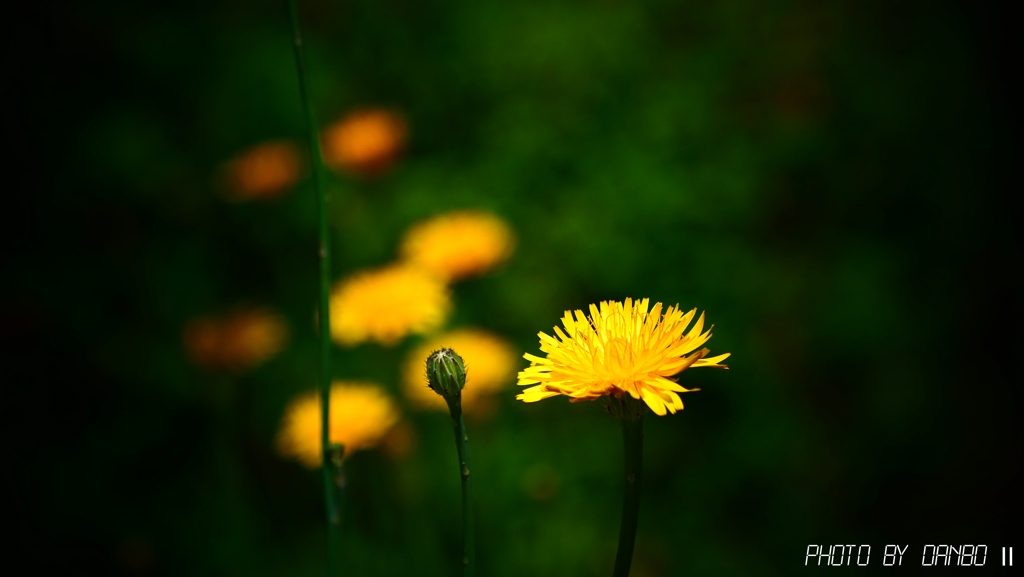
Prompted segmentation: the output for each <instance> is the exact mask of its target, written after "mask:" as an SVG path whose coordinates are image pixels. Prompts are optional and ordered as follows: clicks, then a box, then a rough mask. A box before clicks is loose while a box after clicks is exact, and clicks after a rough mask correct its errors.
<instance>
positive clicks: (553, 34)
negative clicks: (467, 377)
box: [4, 0, 1021, 577]
mask: <svg viewBox="0 0 1024 577" xmlns="http://www.w3.org/2000/svg"><path fill="white" fill-rule="evenodd" d="M301 5H302V6H301V8H302V10H301V11H302V16H303V22H304V26H305V27H306V32H307V36H308V55H309V58H310V61H311V67H312V85H313V91H314V94H315V97H316V106H317V107H318V111H319V115H320V120H321V121H322V122H324V123H327V122H329V121H332V120H334V119H336V118H338V117H339V116H340V115H342V114H344V113H345V112H346V111H348V110H350V109H352V108H354V107H359V106H366V105H371V106H377V105H381V106H389V107H394V108H395V109H397V110H400V111H401V112H402V113H403V114H404V115H405V117H406V119H407V121H408V123H409V128H410V142H409V146H408V147H407V150H406V151H405V153H404V155H403V156H402V157H401V158H400V159H399V160H398V162H397V163H396V164H395V166H394V167H393V168H392V169H391V170H390V171H389V172H388V173H386V174H385V175H383V176H381V177H380V178H377V179H371V180H365V179H353V178H349V177H346V176H344V175H332V177H331V179H330V181H329V183H328V186H329V190H330V194H331V195H332V200H331V207H330V211H331V221H332V223H333V230H332V233H333V235H334V238H333V242H334V251H335V252H334V254H335V261H334V269H335V271H336V272H337V275H338V277H341V276H343V275H345V274H348V273H351V272H353V271H355V270H358V269H360V268H363V267H367V266H376V265H380V264H384V263H386V262H388V261H390V260H391V259H393V258H394V255H395V250H396V247H397V245H398V242H399V239H400V238H401V235H402V233H403V231H404V230H405V229H406V228H407V227H408V226H409V225H410V224H412V223H414V222H416V221H418V220H420V219H423V218H425V217H428V216H430V215H432V214H435V213H436V212H437V211H439V210H447V209H454V208H482V209H487V210H491V211H494V212H495V213H496V214H499V215H501V216H502V217H503V218H505V219H507V220H508V221H509V223H510V224H511V225H512V226H513V227H514V228H515V230H516V231H517V234H518V237H519V245H518V250H517V252H516V254H515V256H514V257H513V258H512V259H511V261H510V262H509V263H508V265H507V266H505V267H504V268H502V269H501V270H499V271H497V272H495V273H493V274H490V275H488V276H485V277H483V278H479V279H476V280H471V281H467V282H464V283H461V284H458V285H456V286H455V289H454V290H455V296H454V298H455V303H456V311H455V313H454V315H453V318H452V320H451V321H450V323H449V325H450V326H479V327H483V328H486V329H489V330H492V331H496V332H498V333H501V334H503V335H505V336H507V337H508V338H510V339H512V340H513V341H514V342H515V344H516V346H517V347H518V348H519V349H521V350H522V351H531V352H535V350H536V349H537V342H536V337H535V335H536V333H537V332H538V331H541V330H544V331H549V330H550V328H551V327H552V326H553V325H554V324H555V323H556V321H557V319H558V318H559V317H560V316H561V314H562V312H563V311H564V310H566V309H569V308H583V307H585V306H586V305H588V304H589V303H591V302H596V301H599V300H604V299H622V298H624V297H627V296H632V297H650V298H651V299H652V300H658V301H663V302H665V303H667V304H675V303H680V304H681V305H682V306H684V307H692V306H697V307H700V308H702V309H704V308H706V309H707V310H708V315H709V317H708V318H709V322H712V323H714V324H715V326H716V332H715V337H714V338H713V339H712V341H711V343H710V346H711V349H712V351H713V352H715V353H722V352H732V353H733V357H732V358H731V359H730V360H729V364H730V366H731V369H732V370H730V371H728V372H726V371H711V370H693V371H690V372H687V373H685V374H684V375H683V376H682V380H684V381H685V384H686V385H687V386H690V387H694V386H696V387H700V388H701V389H702V391H701V392H698V393H692V394H688V395H686V396H685V397H684V402H686V405H687V407H686V410H685V411H684V412H682V413H681V414H678V415H675V416H671V417H665V418H660V419H658V418H651V419H649V420H648V423H647V439H646V440H647V446H646V453H645V459H646V462H645V467H646V478H645V483H646V485H645V487H644V495H643V507H642V510H641V518H640V528H639V536H638V545H637V547H638V549H637V553H636V558H635V561H634V575H636V576H637V577H656V576H668V575H708V574H714V575H789V574H792V573H793V572H794V571H796V568H797V567H801V566H802V561H803V553H804V550H805V547H806V545H807V544H808V543H824V544H826V545H827V544H830V543H839V542H841V543H870V544H872V545H873V546H874V547H875V549H873V551H877V552H876V553H875V554H876V555H880V552H881V547H882V546H883V545H884V544H885V543H891V542H900V543H914V544H920V543H923V542H926V541H927V542H947V541H948V542H960V541H963V542H990V543H991V544H992V546H995V545H997V543H998V540H999V539H1000V538H1003V537H1004V536H1005V530H1006V529H1007V528H1008V526H1009V523H1010V519H1011V518H1012V513H1011V512H1012V510H1013V507H1015V506H1016V505H1017V504H1019V497H1018V496H1017V495H1016V494H1015V492H1016V490H1017V489H1019V480H1020V479H1019V474H1020V449H1021V437H1020V432H1019V429H1018V428H1017V427H1018V424H1017V419H1019V411H1020V397H1019V392H1017V390H1016V389H1015V388H1014V389H1011V388H1010V386H1009V385H1010V384H1011V383H1012V382H1013V374H1011V373H1010V372H1007V369H1005V365H1004V363H1009V357H1007V356H1005V353H1006V352H1008V351H1011V350H1016V351H1019V350H1020V347H1019V346H1018V345H1019V344H1020V338H1019V336H1016V335H1015V336H1014V337H1013V338H1012V339H1010V340H1006V339H1003V338H1002V337H999V336H998V335H996V333H994V332H993V330H992V329H994V328H998V327H999V326H1001V324H1003V323H1004V322H1008V321H1005V320H1004V319H1008V318H1009V314H1010V311H1009V310H1008V309H1006V308H1005V306H1004V305H1006V304H1007V303H1010V302H1011V301H1012V302H1015V300H1014V299H1013V298H1012V295H1011V294H1010V293H1009V292H1008V291H1009V290H1010V289H1009V288H1007V286H1008V285H1005V284H1003V283H1004V281H1006V279H1008V278H1010V276H1011V274H1012V273H1013V272H1014V271H1015V270H1016V266H1017V265H1016V259H1015V258H1014V257H1013V256H1011V255H1014V254H1015V249H1014V248H1013V245H1012V243H1011V242H1010V241H1011V240H1012V239H1014V238H1015V233H1014V232H1013V231H1012V230H1011V229H1010V226H1009V225H1010V222H1011V221H1010V217H1009V215H1008V213H1007V211H1006V210H1005V207H1003V206H1002V205H1001V204H1000V199H999V197H998V192H999V190H1000V186H1001V182H1000V180H999V178H1000V176H999V174H1000V173H999V170H1001V169H1000V167H999V165H998V160H999V159H1000V158H1002V156H1000V154H1002V153H1001V152H1000V151H999V150H997V148H996V144H995V141H994V140H993V134H995V133H996V132H997V128H998V122H999V109H998V108H997V105H998V104H997V103H994V102H995V101H994V100H993V97H992V94H991V92H990V91H989V88H990V84H989V83H990V82H991V78H990V71H988V69H986V68H985V67H984V66H983V65H982V64H980V62H981V61H982V59H983V57H984V56H985V53H984V52H983V50H982V43H981V41H980V40H979V37H978V34H979V33H978V32H977V29H976V27H974V25H975V21H974V20H972V18H975V15H974V13H973V12H965V11H964V10H963V9H962V8H960V7H958V6H956V5H949V4H939V3H924V2H902V3H889V2H845V1H843V2H809V1H777V2H771V3H763V2H753V1H748V0H735V1H730V2H722V3H699V2H668V1H653V2H643V3H640V2H625V1H614V0H591V1H586V2H583V1H575V2H561V1H559V2H493V1H484V2H467V1H452V2H446V3H424V2H414V1H411V0H388V1H385V2H372V1H364V0H360V1H357V2H326V1H324V0H309V1H302V2H301ZM39 10H40V11H41V14H40V15H39V17H38V20H37V21H32V22H33V26H38V27H40V29H44V28H45V31H46V34H45V35H43V36H42V38H45V39H46V41H45V42H43V43H42V44H41V48H40V50H41V52H40V53H38V54H35V56H38V57H39V58H37V59H36V60H33V59H32V58H33V55H32V54H31V53H27V54H26V55H25V56H24V58H23V59H22V60H23V64H24V69H25V71H27V72H28V73H29V75H30V76H29V77H30V78H31V79H32V86H30V87H29V88H30V89H31V90H32V94H34V97H32V98H29V99H26V103H25V104H24V106H23V107H22V108H21V110H22V111H23V112H24V113H25V115H26V116H28V117H34V118H38V119H40V122H41V124H38V125H36V128H35V130H34V131H33V137H31V138H30V139H29V141H28V142H30V143H34V145H33V146H34V147H33V148H32V149H27V150H26V153H27V154H40V155H42V158H41V159H40V160H41V161H42V164H41V166H40V168H39V169H38V170H37V171H36V172H34V173H32V175H31V176H32V178H33V179H34V180H33V181H32V182H33V183H34V184H33V185H32V186H31V187H28V188H25V187H23V188H21V190H18V191H9V194H20V195H26V196H30V197H31V201H30V208H29V211H28V216H29V218H30V219H31V222H33V223H38V226H34V227H33V228H34V230H33V231H32V233H31V234H30V235H29V236H28V237H25V238H24V239H22V240H20V241H18V243H17V244H16V245H15V246H16V247H17V248H18V250H16V251H14V254H12V257H11V259H10V265H9V271H10V275H9V278H8V280H7V285H8V286H7V287H6V292H8V293H9V295H10V297H9V298H7V299H5V301H6V302H5V305H4V309H5V310H4V318H5V319H6V320H5V324H6V326H7V328H10V329H13V330H14V334H16V335H18V336H17V338H18V340H19V341H20V342H21V344H24V345H26V346H27V352H26V353H25V355H24V356H23V357H22V358H21V359H20V361H21V362H19V363H16V368H15V372H14V374H13V375H14V377H15V378H13V379H12V380H11V381H10V382H9V384H8V387H9V388H12V389H16V390H15V394H14V396H13V397H12V400H11V401H9V402H10V403H11V404H10V407H13V410H14V411H16V413H17V414H19V415H20V416H21V417H23V418H24V419H25V422H26V425H25V428H23V429H22V430H21V432H20V433H19V434H18V435H19V437H21V442H19V444H18V448H17V449H15V451H16V453H17V454H16V456H17V457H18V458H19V459H21V460H22V462H23V463H22V464H21V465H20V466H19V467H18V468H17V470H16V472H15V475H16V477H17V480H18V487H19V491H20V492H19V494H21V495H24V499H23V507H22V508H21V509H19V510H23V513H24V519H25V528H24V531H23V532H24V537H25V538H26V539H27V540H28V542H29V543H30V544H32V545H33V546H35V547H38V548H43V547H45V549H40V550H45V551H47V554H46V556H45V558H41V559H40V560H39V562H40V563H42V565H43V567H44V568H58V567H65V566H67V567H75V568H77V569H78V570H83V571H89V572H92V571H98V572H104V573H106V574H121V573H123V574H145V575H162V574H166V575H171V574H186V575H197V576H198V575H250V576H257V575H295V576H299V575H322V574H323V561H324V554H325V551H324V550H325V547H324V535H325V529H324V522H323V512H322V505H321V498H322V490H321V487H320V485H319V479H320V478H319V476H318V475H317V474H316V473H314V472H310V471H306V470H304V469H302V468H301V467H300V466H299V465H297V464H295V463H293V462H289V461H285V460H283V459H281V458H280V457H278V456H277V455H276V454H275V453H274V451H273V437H274V434H275V431H276V429H277V426H278V423H279V419H280V416H281V411H282V410H283V407H284V405H285V404H286V402H287V401H288V399H290V398H291V397H292V396H293V395H294V394H296V393H298V392H300V391H304V390H308V389H309V388H312V387H313V386H315V382H316V367H317V366H318V365H317V362H316V360H317V348H316V334H315V331H314V327H313V323H312V315H313V309H314V303H315V298H316V297H315V295H316V265H315V262H316V261H315V255H316V250H315V247H316V231H315V226H314V217H315V214H314V205H313V202H312V199H313V197H312V191H311V189H310V188H309V183H308V181H303V182H302V183H301V184H300V185H298V186H297V187H295V189H294V190H293V191H291V192H290V193H288V194H286V195H284V196H282V197H280V198H278V199H274V200H271V201H266V202H249V203H228V202H225V201H224V200H223V199H222V198H221V197H220V196H218V194H217V192H216V175H217V174H218V170H219V169H220V166H221V165H222V163H223V162H225V161H226V160H228V159H230V158H231V157H233V156H234V155H236V154H238V153H239V152H240V151H242V150H244V149H245V148H247V147H249V146H252V145H254V144H257V143H259V142H261V141H264V140H268V139H281V138H291V139H294V140H295V141H297V142H301V139H302V136H303V135H302V132H301V131H302V126H303V125H302V122H301V116H300V115H301V108H300V105H299V101H298V93H297V81H296V76H295V71H294V67H293V61H292V53H291V46H290V43H289V37H288V30H287V21H286V18H285V11H284V6H283V4H282V3H280V2H271V1H259V2H238V1H235V0H225V1H220V2H213V3H210V2H189V3H175V4H170V3H168V4H166V5H150V4H145V5H143V4H128V3H117V2H110V1H101V2H96V3H89V4H88V5H74V6H63V7H47V8H40V9H39ZM245 302H255V303H260V304H264V305H268V306H271V307H273V308H274V309H276V310H278V311H281V312H282V314H284V315H285V316H286V318H287V319H288V321H289V325H290V326H291V328H292V335H293V338H292V340H291V343H290V345H289V347H288V348H287V349H286V350H285V351H284V352H283V353H281V354H280V355H278V356H277V357H276V358H274V359H273V360H271V361H269V362H268V363H266V364H264V365H262V366H260V367H259V368H258V369H256V370H254V371H251V372H249V373H246V374H243V375H233V374H222V373H210V372H206V371H203V370H201V369H199V368H196V367H194V366H192V365H191V364H190V363H189V362H188V359H187V357H186V355H185V351H184V348H183V346H182V330H183V327H184V326H185V324H186V323H187V322H188V321H189V320H190V319H192V318H194V317H196V316H198V315H203V314H209V313H213V312H217V311H221V310H224V309H225V308H228V307H231V306H234V305H236V304H238V303H245ZM1004 315H1005V316H1004ZM414 344H415V343H414V340H412V339H410V340H408V341H406V342H405V343H403V345H402V346H400V347H399V348H397V349H384V348H381V347H379V346H375V345H364V346H360V347H357V348H354V349H351V350H342V349H337V350H336V352H335V354H336V358H335V363H334V366H335V372H336V374H335V376H336V377H338V378H358V379H373V380H377V381H378V382H381V383H383V384H385V385H386V386H388V387H389V389H390V390H391V391H392V393H393V394H394V395H395V396H396V397H398V398H401V394H400V391H399V389H398V378H399V375H400V370H401V363H402V361H403V359H404V352H406V351H407V350H409V348H411V347H412V346H413V345H414ZM1013 347H1016V349H1013ZM1016 354H1017V355H1018V356H1019V353H1016ZM522 363H523V365H524V366H525V364H526V362H525V361H523V362H522ZM1014 370H1019V369H1014ZM1014 384H1015V383H1014ZM514 388H515V387H514V386H512V385H511V383H510V386H509V391H508V394H507V395H504V398H503V399H502V400H501V404H500V407H499V408H498V411H497V412H496V414H495V416H494V417H493V418H491V419H489V420H482V421H477V422H472V421H471V422H470V424H469V427H470V434H471V442H470V451H471V453H472V458H473V460H474V461H475V474H476V484H477V486H476V489H475V490H476V497H477V501H478V506H477V516H478V539H477V542H478V544H479V545H478V546H479V550H480V551H479V565H480V573H481V574H483V575H495V576H503V575H509V576H511V575H534V576H554V575H558V576H570V575H581V576H583V575H587V576H589V575H605V574H608V573H609V572H610V568H611V564H612V560H613V557H614V546H615V539H616V530H617V526H618V508H619V503H620V501H619V499H620V498H621V495H620V491H621V488H620V484H619V476H620V473H619V469H620V467H621V447H620V443H621V439H620V437H619V431H618V428H617V425H616V424H615V423H614V422H613V421H611V420H610V419H609V418H607V416H606V415H604V414H602V411H601V407H600V405H599V404H598V403H585V404H580V405H569V404H568V403H566V402H564V399H559V398H555V399H551V400H547V401H544V402H541V403H538V404H533V405H524V404H522V403H518V402H516V401H514V400H513V399H512V395H513V393H514V390H513V389H514ZM9 410H11V409H9ZM407 418H408V420H409V422H410V423H411V424H412V426H413V430H414V431H415V437H416V439H415V444H414V446H413V449H412V450H411V452H410V453H409V454H408V455H407V456H406V457H404V458H401V459H392V458H389V457H387V456H385V455H384V454H382V453H379V452H376V451H368V452H363V453H358V454H356V455H355V456H354V457H353V458H352V459H351V460H350V462H349V465H348V474H349V481H350V484H349V488H348V492H347V496H346V501H345V526H344V567H345V574H346V575H452V574H454V572H455V571H456V569H457V563H458V556H459V551H460V544H459V535H460V532H459V522H460V519H459V509H458V503H459V486H458V475H457V467H456V462H455V452H454V447H453V446H452V439H451V438H450V435H451V432H450V429H449V427H448V426H447V419H448V418H447V416H446V415H443V414H441V413H428V414H422V413H415V412H413V411H411V410H409V411H408V413H407ZM1008 499H1009V500H1008ZM915 546H916V545H915ZM32 550H36V549H32Z"/></svg>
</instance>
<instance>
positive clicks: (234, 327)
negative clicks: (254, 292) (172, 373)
mask: <svg viewBox="0 0 1024 577" xmlns="http://www.w3.org/2000/svg"><path fill="white" fill-rule="evenodd" d="M287 340H288V327H287V325H286V324H285V322H284V320H283V319H282V318H281V317H280V316H278V315H276V314H274V313H272V312H270V311H268V310H266V309H262V308H248V309H241V310H238V311H235V312H232V313H230V314H228V315H225V316H222V317H216V318H214V317H205V318H199V319H196V320H193V321H192V322H190V323H189V324H188V325H187V326H186V327H185V348H186V350H187V351H188V353H189V357H191V359H192V361H193V362H195V363H196V364H197V365H200V366H203V367H206V368H211V369H230V370H235V371H241V370H245V369H249V368H252V367H254V366H256V365H258V364H260V363H262V362H263V361H266V360H267V359H270V358H271V357H273V356H274V355H276V354H277V353H279V352H280V351H281V349H283V348H284V345H285V343H286V342H287Z"/></svg>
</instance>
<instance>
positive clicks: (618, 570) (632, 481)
mask: <svg viewBox="0 0 1024 577" xmlns="http://www.w3.org/2000/svg"><path fill="white" fill-rule="evenodd" d="M622 444H623V448H624V449H625V463H626V469H625V489H624V491H623V495H622V523H621V524H620V525H619V550H618V552H617V553H616V554H615V572H614V573H613V574H612V575H613V577H628V575H629V566H630V564H631V563H632V561H633V545H634V544H635V543H636V524H637V518H638V517H639V515H640V478H641V473H642V472H643V464H644V417H643V411H640V412H639V416H638V417H637V418H636V419H632V418H629V417H625V418H623V419H622Z"/></svg>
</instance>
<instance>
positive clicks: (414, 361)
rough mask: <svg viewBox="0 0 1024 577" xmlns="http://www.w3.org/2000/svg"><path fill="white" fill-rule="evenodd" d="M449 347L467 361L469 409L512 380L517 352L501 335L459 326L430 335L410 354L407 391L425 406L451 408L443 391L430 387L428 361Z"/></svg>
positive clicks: (464, 397)
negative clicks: (439, 391) (427, 373)
mask: <svg viewBox="0 0 1024 577" xmlns="http://www.w3.org/2000/svg"><path fill="white" fill-rule="evenodd" d="M441 348H450V349H453V350H454V351H455V352H457V353H458V354H459V356H460V357H462V359H463V361H465V363H466V386H465V388H463V389H462V405H463V407H465V408H466V410H467V411H468V412H474V408H475V407H478V406H482V403H481V401H482V400H483V399H484V397H486V396H489V395H490V394H492V393H495V392H497V391H500V390H501V389H502V388H504V387H505V386H506V385H508V384H510V383H511V382H512V380H513V376H514V374H515V369H516V361H517V359H516V353H515V350H514V349H513V348H512V345H510V344H509V343H508V342H506V341H505V340H504V339H502V338H501V337H499V336H498V335H495V334H492V333H489V332H487V331H482V330H480V329H460V330H457V331H452V332H451V333H448V334H446V335H440V336H437V337H434V338H431V339H429V340H428V341H427V342H425V343H423V344H422V345H420V346H419V347H416V349H414V350H413V351H412V353H411V354H410V355H409V357H408V359H407V360H406V363H405V370H404V379H403V380H404V390H405V395H406V396H407V397H408V398H409V400H410V401H412V402H413V403H414V404H415V405H417V406H419V407H422V408H429V409H438V410H448V405H447V404H445V401H444V399H443V398H442V397H441V395H439V394H437V393H436V392H434V391H433V390H431V389H430V388H428V387H427V375H426V368H425V363H426V360H427V357H428V356H430V354H431V353H432V352H434V351H436V350H438V349H441Z"/></svg>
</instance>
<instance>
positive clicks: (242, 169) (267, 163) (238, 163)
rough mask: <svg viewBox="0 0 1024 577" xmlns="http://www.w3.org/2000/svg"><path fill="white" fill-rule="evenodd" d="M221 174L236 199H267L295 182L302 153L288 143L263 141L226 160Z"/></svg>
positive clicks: (298, 174) (300, 171) (299, 173)
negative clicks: (230, 159)
mask: <svg viewBox="0 0 1024 577" xmlns="http://www.w3.org/2000/svg"><path fill="white" fill-rule="evenodd" d="M224 175H225V177H226V180H227V184H228V188H229V189H230V193H231V196H232V197H233V198H235V199H237V200H248V199H261V198H271V197H274V196H277V195H279V194H281V193H283V192H285V191H286V190H287V189H288V188H290V187H291V186H292V185H294V184H295V183H296V182H298V180H299V178H300V177H301V176H302V156H301V155H300V154H299V149H298V148H297V147H296V146H295V145H294V144H292V143H291V142H287V141H274V142H266V143H263V144H260V145H258V146H254V147H253V148H250V149H249V150H246V151H245V152H243V153H242V154H240V155H239V156H238V157H237V158H235V159H234V160H232V161H230V162H228V163H227V164H226V165H225V166H224Z"/></svg>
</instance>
